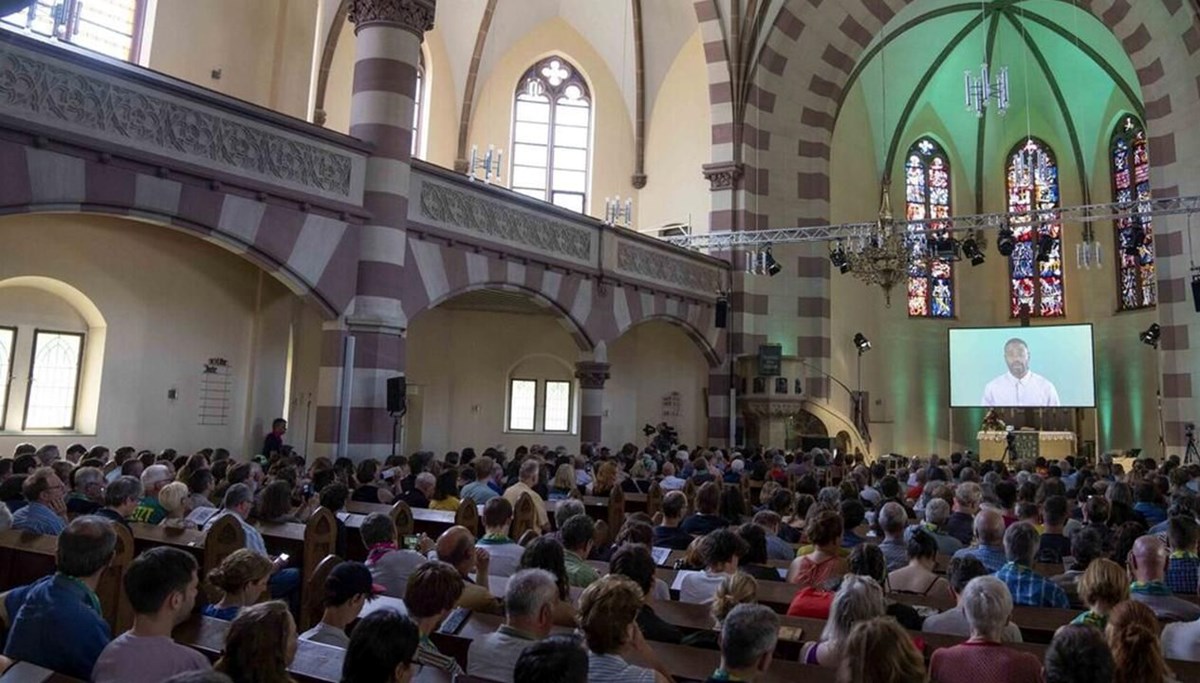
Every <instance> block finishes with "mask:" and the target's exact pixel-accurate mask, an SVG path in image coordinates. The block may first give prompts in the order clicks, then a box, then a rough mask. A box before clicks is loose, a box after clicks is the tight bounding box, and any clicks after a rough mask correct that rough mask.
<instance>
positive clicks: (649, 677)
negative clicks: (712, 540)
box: [579, 574, 674, 683]
mask: <svg viewBox="0 0 1200 683" xmlns="http://www.w3.org/2000/svg"><path fill="white" fill-rule="evenodd" d="M642 597H643V596H642V589H641V588H638V585H637V584H636V583H634V582H633V581H631V580H630V579H628V578H626V577H624V576H617V575H615V574H609V575H607V576H604V577H601V578H600V580H598V581H596V582H595V583H593V584H592V585H590V586H588V587H587V589H586V590H584V591H583V595H582V596H580V598H579V628H580V630H582V631H583V636H584V639H585V640H586V641H587V646H588V650H589V652H588V683H673V681H674V679H672V678H671V674H670V673H669V672H668V671H667V669H666V667H665V666H664V665H663V664H662V662H661V661H660V660H659V659H658V655H656V654H655V653H654V650H653V649H651V647H650V646H649V645H647V644H646V640H645V638H643V637H642V630H641V629H640V628H638V626H637V623H636V621H635V620H636V619H637V614H638V610H640V609H641V607H642ZM624 651H631V652H633V653H636V654H637V655H638V658H639V659H641V660H642V661H644V662H646V663H647V664H650V666H651V667H652V668H650V669H647V668H645V667H641V666H636V665H633V664H630V663H629V662H627V661H625V659H624V658H623V657H622V656H621V653H622V652H624Z"/></svg>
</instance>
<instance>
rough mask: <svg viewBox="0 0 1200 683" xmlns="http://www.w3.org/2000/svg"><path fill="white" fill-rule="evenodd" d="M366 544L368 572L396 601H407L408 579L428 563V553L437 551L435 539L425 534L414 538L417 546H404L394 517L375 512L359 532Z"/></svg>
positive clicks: (363, 523)
mask: <svg viewBox="0 0 1200 683" xmlns="http://www.w3.org/2000/svg"><path fill="white" fill-rule="evenodd" d="M358 533H359V535H360V536H361V537H362V541H363V545H365V546H366V547H367V561H366V562H365V563H364V564H366V565H367V569H370V570H371V579H372V580H373V581H374V582H375V583H377V584H379V585H381V586H383V589H384V594H385V595H389V596H391V597H393V598H400V599H403V598H404V592H405V591H406V590H408V577H410V576H412V574H413V572H415V571H417V567H420V566H421V565H422V564H425V562H426V559H427V558H426V556H425V554H426V553H428V552H429V551H430V550H433V546H434V543H433V539H431V538H429V537H428V536H426V535H425V534H421V535H419V536H416V537H414V538H412V539H409V540H412V541H413V544H412V545H413V546H414V547H409V544H407V543H406V544H404V545H401V544H400V543H399V541H400V540H401V539H397V538H396V525H395V523H394V522H392V518H391V517H389V516H388V515H386V514H384V513H382V512H372V513H371V514H369V515H367V517H366V519H364V520H363V522H362V526H360V527H359V529H358Z"/></svg>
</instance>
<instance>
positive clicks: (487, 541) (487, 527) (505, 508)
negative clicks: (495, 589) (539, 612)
mask: <svg viewBox="0 0 1200 683" xmlns="http://www.w3.org/2000/svg"><path fill="white" fill-rule="evenodd" d="M512 519H513V509H512V505H511V504H510V503H509V502H508V501H507V500H505V499H503V498H501V497H499V496H496V497H494V498H492V499H490V500H488V502H487V503H484V505H483V528H484V532H485V533H484V535H483V538H480V539H479V540H478V541H476V542H475V545H476V546H477V547H482V548H483V549H484V550H486V551H487V552H488V555H489V556H490V557H491V565H490V566H489V569H490V570H491V573H492V576H512V575H513V574H515V573H517V565H519V564H520V563H521V554H522V553H524V552H525V549H524V548H522V547H521V545H520V544H518V543H517V542H516V541H514V540H513V539H511V538H509V536H508V533H509V529H510V527H511V526H512Z"/></svg>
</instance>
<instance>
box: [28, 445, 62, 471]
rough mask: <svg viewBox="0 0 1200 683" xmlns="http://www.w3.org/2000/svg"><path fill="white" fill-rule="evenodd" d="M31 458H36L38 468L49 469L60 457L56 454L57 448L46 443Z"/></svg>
mask: <svg viewBox="0 0 1200 683" xmlns="http://www.w3.org/2000/svg"><path fill="white" fill-rule="evenodd" d="M33 457H35V458H37V461H38V466H39V467H49V466H50V465H52V464H54V462H55V461H56V460H59V459H61V456H60V455H59V454H58V446H56V445H54V444H52V443H48V444H46V445H44V446H42V447H41V448H39V449H37V451H36V452H35V453H34V454H33Z"/></svg>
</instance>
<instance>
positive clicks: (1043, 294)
mask: <svg viewBox="0 0 1200 683" xmlns="http://www.w3.org/2000/svg"><path fill="white" fill-rule="evenodd" d="M1007 170H1008V173H1007V178H1008V184H1007V188H1008V211H1009V213H1021V212H1026V211H1039V212H1044V213H1040V214H1039V216H1040V218H1051V219H1054V220H1053V221H1052V222H1049V223H1044V224H1042V225H1040V226H1035V225H1033V221H1032V220H1030V218H1029V217H1028V216H1024V217H1021V218H1015V219H1013V220H1012V224H1011V227H1012V231H1013V238H1014V240H1015V243H1016V244H1015V246H1014V248H1013V252H1012V256H1010V257H1009V259H1008V262H1009V275H1010V278H1011V280H1010V301H1011V304H1012V306H1011V308H1012V315H1013V316H1014V317H1015V316H1018V315H1020V314H1021V306H1022V305H1028V306H1029V315H1030V316H1033V317H1043V318H1049V317H1059V316H1062V315H1065V309H1064V307H1063V265H1062V224H1061V223H1060V222H1058V218H1059V215H1058V211H1057V210H1058V208H1059V195H1058V164H1056V163H1055V161H1054V152H1052V151H1051V150H1050V148H1049V147H1047V146H1046V145H1045V143H1043V142H1041V141H1040V140H1037V139H1035V138H1029V139H1027V140H1025V141H1023V142H1020V143H1018V144H1017V146H1016V147H1014V148H1013V150H1012V153H1011V154H1009V155H1008V169H1007Z"/></svg>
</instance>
